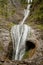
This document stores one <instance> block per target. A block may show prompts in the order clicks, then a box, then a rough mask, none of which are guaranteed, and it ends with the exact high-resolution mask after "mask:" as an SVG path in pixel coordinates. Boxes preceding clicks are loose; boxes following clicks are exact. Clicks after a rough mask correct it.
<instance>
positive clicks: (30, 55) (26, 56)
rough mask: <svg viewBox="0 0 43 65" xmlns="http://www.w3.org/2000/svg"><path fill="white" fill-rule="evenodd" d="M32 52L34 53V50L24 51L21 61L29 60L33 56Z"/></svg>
mask: <svg viewBox="0 0 43 65" xmlns="http://www.w3.org/2000/svg"><path fill="white" fill-rule="evenodd" d="M34 52H35V49H31V50H29V51H26V52H25V55H24V56H23V59H28V58H31V57H32V56H33V54H34Z"/></svg>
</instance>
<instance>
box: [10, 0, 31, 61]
mask: <svg viewBox="0 0 43 65" xmlns="http://www.w3.org/2000/svg"><path fill="white" fill-rule="evenodd" d="M31 1H32V0H31ZM29 2H30V0H28V6H27V8H26V9H25V10H24V18H23V20H22V21H21V23H20V24H19V25H15V26H13V27H12V29H11V37H12V41H13V57H12V59H13V60H21V59H22V58H23V55H24V53H25V41H26V38H27V34H28V32H29V30H30V27H28V26H27V25H25V24H24V22H25V20H26V19H27V17H28V15H29V13H30V10H29V8H30V6H31V4H29Z"/></svg>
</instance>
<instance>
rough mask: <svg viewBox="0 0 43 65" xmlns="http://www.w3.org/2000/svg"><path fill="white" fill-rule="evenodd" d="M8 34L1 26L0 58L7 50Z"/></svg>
mask: <svg viewBox="0 0 43 65" xmlns="http://www.w3.org/2000/svg"><path fill="white" fill-rule="evenodd" d="M10 40H11V39H10V34H9V31H8V30H6V29H4V28H1V29H0V45H1V46H2V48H1V46H0V48H1V49H0V51H2V52H0V58H2V57H3V56H5V55H6V53H7V51H8V45H9V42H10Z"/></svg>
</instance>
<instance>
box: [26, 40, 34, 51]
mask: <svg viewBox="0 0 43 65" xmlns="http://www.w3.org/2000/svg"><path fill="white" fill-rule="evenodd" d="M31 49H35V44H34V43H33V42H31V41H26V51H29V50H31Z"/></svg>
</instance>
